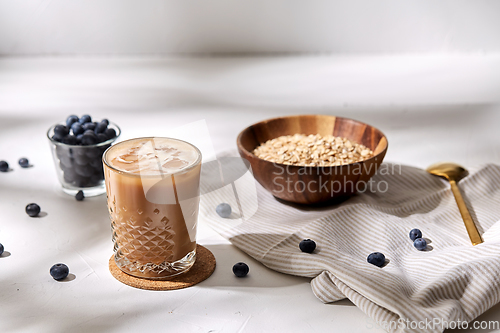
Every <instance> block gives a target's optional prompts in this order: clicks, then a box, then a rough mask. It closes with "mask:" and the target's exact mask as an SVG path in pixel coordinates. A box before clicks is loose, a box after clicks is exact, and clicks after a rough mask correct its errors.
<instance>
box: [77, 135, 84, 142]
mask: <svg viewBox="0 0 500 333" xmlns="http://www.w3.org/2000/svg"><path fill="white" fill-rule="evenodd" d="M82 138H83V134H78V135H77V136H76V142H77V143H78V144H81V143H82Z"/></svg>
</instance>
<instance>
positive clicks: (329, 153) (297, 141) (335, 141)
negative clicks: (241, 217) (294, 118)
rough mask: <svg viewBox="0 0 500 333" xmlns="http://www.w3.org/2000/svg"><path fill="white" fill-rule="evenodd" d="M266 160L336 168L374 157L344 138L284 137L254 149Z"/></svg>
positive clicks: (367, 150) (359, 145)
mask: <svg viewBox="0 0 500 333" xmlns="http://www.w3.org/2000/svg"><path fill="white" fill-rule="evenodd" d="M253 153H254V154H255V156H257V157H259V158H262V159H264V160H266V161H270V162H274V163H281V164H288V165H298V166H337V165H343V164H350V163H356V162H360V161H363V160H366V159H368V158H370V157H372V156H373V151H372V150H371V149H369V148H367V147H365V146H363V145H361V144H358V143H355V142H353V141H351V140H349V139H347V138H341V137H336V136H333V135H326V136H322V135H319V134H316V135H313V134H311V135H305V134H295V135H283V136H280V137H278V138H275V139H272V140H268V141H266V142H264V143H263V144H261V145H260V146H258V147H257V148H255V150H254V151H253Z"/></svg>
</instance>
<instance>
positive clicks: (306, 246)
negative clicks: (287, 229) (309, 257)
mask: <svg viewBox="0 0 500 333" xmlns="http://www.w3.org/2000/svg"><path fill="white" fill-rule="evenodd" d="M299 249H300V250H301V251H302V252H305V253H313V252H314V249H316V243H315V242H314V241H313V240H310V239H304V240H302V241H301V242H300V243H299Z"/></svg>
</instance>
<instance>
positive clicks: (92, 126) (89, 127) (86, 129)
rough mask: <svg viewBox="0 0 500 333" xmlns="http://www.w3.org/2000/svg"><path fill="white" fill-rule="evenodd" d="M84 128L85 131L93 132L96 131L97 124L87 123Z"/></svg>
mask: <svg viewBox="0 0 500 333" xmlns="http://www.w3.org/2000/svg"><path fill="white" fill-rule="evenodd" d="M82 127H83V129H84V130H85V131H88V130H91V131H93V130H95V124H94V123H85V124H83V125H82Z"/></svg>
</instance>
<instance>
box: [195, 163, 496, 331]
mask: <svg viewBox="0 0 500 333" xmlns="http://www.w3.org/2000/svg"><path fill="white" fill-rule="evenodd" d="M233 159H234V160H236V158H233ZM220 161H221V160H220V159H219V165H220V166H221V167H222V170H221V171H220V174H221V175H223V177H224V180H225V183H224V184H223V185H217V184H215V183H217V182H218V180H214V179H217V177H207V176H208V175H209V174H211V175H212V176H213V175H214V173H213V172H212V173H211V172H208V173H207V172H206V171H208V169H210V168H209V167H207V168H205V171H203V172H202V192H203V193H204V195H203V196H202V198H201V205H200V219H201V221H203V222H205V223H207V224H209V225H210V226H211V227H212V228H214V229H215V230H216V231H217V232H219V233H220V234H221V235H222V236H223V237H225V238H227V239H228V240H230V241H231V242H232V243H233V244H234V245H235V246H237V247H238V248H240V249H241V250H243V251H244V252H246V253H247V254H249V255H250V256H252V257H253V258H255V259H256V260H258V261H260V262H261V263H263V264H264V265H265V266H267V267H269V268H271V269H274V270H276V271H279V272H282V273H286V274H292V275H298V276H304V277H311V278H313V279H312V280H311V287H312V291H313V293H314V294H315V295H316V297H317V298H318V299H319V300H321V301H322V302H324V303H329V302H335V301H338V300H341V299H344V298H348V299H349V300H351V301H352V302H353V303H354V304H355V305H356V306H358V307H359V308H360V309H361V310H362V311H364V312H365V313H366V314H367V315H368V316H370V317H371V318H373V319H374V320H375V321H376V322H377V323H378V324H379V325H380V327H383V328H385V329H386V330H387V331H389V332H442V331H443V330H444V328H446V325H449V326H448V327H452V328H453V327H454V326H453V325H456V324H457V323H459V322H462V323H463V322H470V321H472V320H474V319H475V318H476V317H478V316H479V315H481V314H482V313H483V312H485V311H486V310H488V309H489V308H490V307H492V306H493V305H495V304H496V303H498V302H499V301H500V166H497V165H486V166H483V167H481V168H479V169H475V170H471V173H470V175H469V176H468V177H466V178H465V179H463V180H462V181H460V183H459V186H460V188H461V189H462V192H463V193H464V194H465V195H464V197H465V199H466V201H468V202H469V203H470V208H472V209H471V215H472V216H473V218H474V219H475V221H476V225H477V227H478V230H479V232H480V234H482V236H483V239H484V243H483V244H479V245H477V246H472V245H471V242H470V240H469V238H468V235H467V232H466V230H465V226H464V223H463V221H462V218H461V216H460V213H459V211H458V207H457V205H456V203H455V201H454V197H453V195H452V192H451V190H450V187H449V185H448V183H446V182H445V181H444V180H441V179H439V178H437V177H435V176H431V175H429V174H427V173H426V172H425V171H424V170H421V169H417V168H414V167H409V166H398V165H391V164H383V165H382V167H381V169H379V171H381V170H382V169H383V168H385V170H387V168H389V170H391V169H392V168H394V170H392V171H393V172H389V174H382V172H379V173H378V174H377V175H375V176H374V178H373V180H374V181H375V184H380V185H381V186H379V188H380V191H374V192H365V193H361V194H357V195H356V196H354V197H352V198H350V199H348V200H346V201H345V202H343V203H341V204H337V205H335V206H329V207H322V208H311V207H305V206H297V205H293V204H287V203H284V202H282V201H278V200H277V199H275V198H274V197H273V196H272V195H271V194H270V193H269V192H267V191H266V190H265V189H264V188H263V187H262V186H260V185H259V184H258V183H257V182H255V181H254V179H253V177H252V176H251V175H250V174H249V173H247V174H245V175H243V176H241V174H242V172H241V170H240V171H238V168H239V169H241V166H237V165H236V164H238V163H232V162H230V161H229V162H228V161H225V162H222V163H221V162H220ZM240 164H241V162H240ZM398 168H399V170H398ZM203 175H205V176H203ZM224 185H225V186H224ZM382 185H383V186H382ZM386 185H387V186H386ZM385 190H386V191H385ZM222 202H227V203H229V204H230V205H231V206H232V208H233V213H232V215H231V216H230V217H229V218H226V219H224V218H221V217H220V216H218V215H217V214H216V213H215V207H216V206H217V205H218V204H219V203H222ZM413 228H419V229H420V230H421V231H422V233H423V237H424V238H426V239H428V241H429V246H428V249H427V250H425V251H418V250H417V249H416V248H415V247H414V246H413V242H412V241H411V240H410V238H409V236H408V235H409V232H410V230H411V229H413ZM306 238H310V239H313V240H314V241H315V242H316V244H317V248H316V250H315V251H314V253H312V254H308V253H303V252H301V251H300V250H299V248H298V244H299V242H300V241H301V240H303V239H306ZM372 252H382V253H384V254H385V256H386V259H388V261H389V262H388V263H387V264H386V265H385V266H384V267H382V268H379V267H376V266H374V265H371V264H369V263H367V261H366V259H367V256H368V255H369V254H370V253H372ZM429 322H434V324H426V323H429ZM425 324H426V326H424V325H425Z"/></svg>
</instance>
